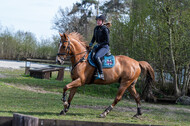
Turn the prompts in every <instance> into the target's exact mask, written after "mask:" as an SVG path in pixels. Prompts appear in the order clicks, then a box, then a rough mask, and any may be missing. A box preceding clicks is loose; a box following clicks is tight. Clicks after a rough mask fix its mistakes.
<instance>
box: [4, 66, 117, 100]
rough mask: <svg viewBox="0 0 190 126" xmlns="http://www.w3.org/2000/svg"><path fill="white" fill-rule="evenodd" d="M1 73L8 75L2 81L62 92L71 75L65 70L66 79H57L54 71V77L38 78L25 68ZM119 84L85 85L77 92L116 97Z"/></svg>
mask: <svg viewBox="0 0 190 126" xmlns="http://www.w3.org/2000/svg"><path fill="white" fill-rule="evenodd" d="M0 73H2V74H4V75H7V77H6V78H0V81H2V82H5V83H12V84H19V85H27V86H33V87H40V88H43V89H44V90H47V91H53V92H60V93H61V92H62V91H63V87H64V86H65V85H66V84H68V83H70V82H71V81H72V80H71V77H70V72H69V71H65V75H64V80H63V81H57V80H56V77H57V72H53V74H52V78H51V79H50V80H46V79H37V78H33V77H30V76H28V75H27V76H26V75H24V74H23V73H24V69H20V70H13V69H4V70H1V71H0ZM118 87H119V84H111V85H101V86H100V85H94V84H93V85H85V86H82V87H79V88H78V90H77V92H78V93H80V94H85V95H90V96H95V97H109V98H112V97H115V95H116V93H117V90H118Z"/></svg>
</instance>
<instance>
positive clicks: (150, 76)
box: [139, 61, 155, 100]
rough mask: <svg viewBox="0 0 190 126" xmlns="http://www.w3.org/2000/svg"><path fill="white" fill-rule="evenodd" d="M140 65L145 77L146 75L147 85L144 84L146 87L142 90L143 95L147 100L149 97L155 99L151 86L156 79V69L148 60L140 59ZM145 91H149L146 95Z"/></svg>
mask: <svg viewBox="0 0 190 126" xmlns="http://www.w3.org/2000/svg"><path fill="white" fill-rule="evenodd" d="M139 65H140V67H141V70H142V73H143V75H144V77H146V79H145V86H144V89H143V90H142V96H143V97H144V99H147V100H148V99H154V100H155V97H154V96H153V94H152V91H151V87H152V86H151V85H152V84H153V83H154V81H155V75H154V70H153V68H152V67H151V65H150V64H149V63H148V62H146V61H139ZM145 92H146V93H148V94H147V95H146V96H145Z"/></svg>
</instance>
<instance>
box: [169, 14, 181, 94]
mask: <svg viewBox="0 0 190 126" xmlns="http://www.w3.org/2000/svg"><path fill="white" fill-rule="evenodd" d="M168 25H169V37H170V41H169V48H170V55H171V60H172V67H173V76H174V81H173V82H174V88H175V96H176V97H178V96H180V94H181V92H180V90H179V87H178V83H177V71H176V64H175V57H174V52H173V35H172V23H171V17H170V15H169V19H168Z"/></svg>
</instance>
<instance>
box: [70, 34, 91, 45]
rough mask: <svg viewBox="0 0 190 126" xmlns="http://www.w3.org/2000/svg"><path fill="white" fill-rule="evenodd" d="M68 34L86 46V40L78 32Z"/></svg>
mask: <svg viewBox="0 0 190 126" xmlns="http://www.w3.org/2000/svg"><path fill="white" fill-rule="evenodd" d="M68 36H69V37H70V38H73V39H76V40H77V41H78V42H80V43H81V44H82V45H84V46H88V44H87V42H86V41H85V40H84V37H83V36H82V35H81V34H80V33H78V32H71V33H70V34H69V35H68Z"/></svg>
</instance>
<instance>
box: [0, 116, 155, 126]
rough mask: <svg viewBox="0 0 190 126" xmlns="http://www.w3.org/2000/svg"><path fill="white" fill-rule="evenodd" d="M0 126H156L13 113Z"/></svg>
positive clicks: (0, 121)
mask: <svg viewBox="0 0 190 126" xmlns="http://www.w3.org/2000/svg"><path fill="white" fill-rule="evenodd" d="M0 126H156V125H140V124H125V123H107V122H87V121H72V120H53V119H39V118H36V117H32V116H28V115H23V114H18V113H15V114H13V117H0Z"/></svg>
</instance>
